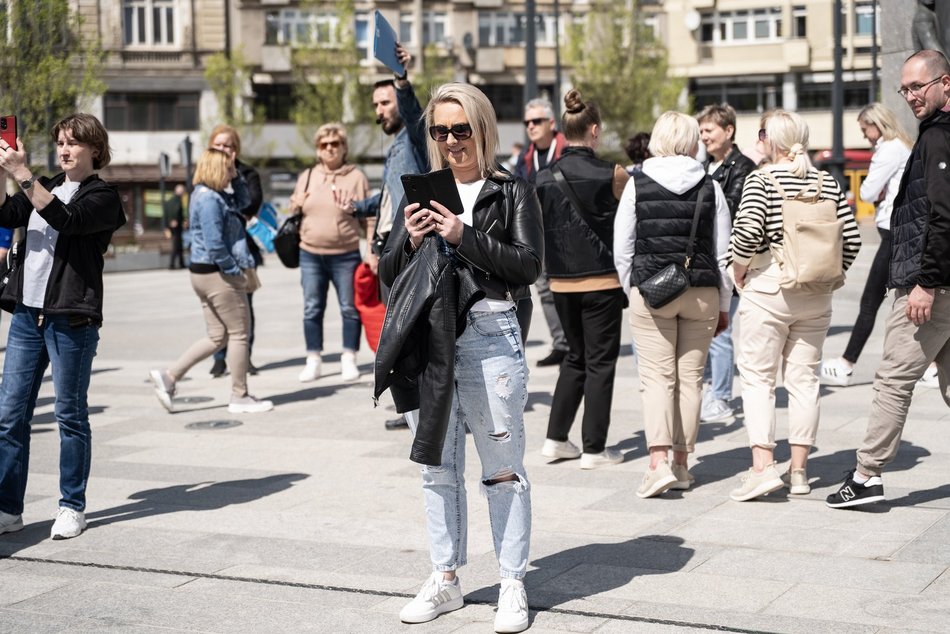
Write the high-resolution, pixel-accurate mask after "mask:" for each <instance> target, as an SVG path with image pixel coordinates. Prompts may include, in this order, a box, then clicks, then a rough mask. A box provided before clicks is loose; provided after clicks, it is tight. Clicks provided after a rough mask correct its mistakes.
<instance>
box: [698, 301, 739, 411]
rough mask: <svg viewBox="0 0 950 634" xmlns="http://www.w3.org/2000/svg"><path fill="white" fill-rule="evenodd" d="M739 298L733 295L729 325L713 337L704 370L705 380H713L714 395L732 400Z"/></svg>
mask: <svg viewBox="0 0 950 634" xmlns="http://www.w3.org/2000/svg"><path fill="white" fill-rule="evenodd" d="M738 307H739V298H738V297H736V296H735V295H733V297H732V300H731V301H730V302H729V327H728V328H726V329H725V330H723V331H722V332H721V333H719V334H718V335H717V336H715V337H713V340H712V343H711V344H709V357H708V358H707V359H706V367H705V369H704V370H703V380H704V381H712V393H713V396H714V397H716V398H717V399H719V400H723V401H731V400H732V379H733V377H734V376H735V365H734V364H733V350H732V324H733V323H735V320H736V309H737V308H738Z"/></svg>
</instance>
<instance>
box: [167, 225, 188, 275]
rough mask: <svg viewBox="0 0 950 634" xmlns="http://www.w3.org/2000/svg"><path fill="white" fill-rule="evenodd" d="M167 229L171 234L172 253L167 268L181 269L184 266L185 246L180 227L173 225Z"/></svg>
mask: <svg viewBox="0 0 950 634" xmlns="http://www.w3.org/2000/svg"><path fill="white" fill-rule="evenodd" d="M169 231H170V232H171V234H172V253H171V257H170V258H169V260H168V268H170V269H183V268H185V246H184V242H183V240H182V235H181V234H182V229H181V227H174V228H172V229H169Z"/></svg>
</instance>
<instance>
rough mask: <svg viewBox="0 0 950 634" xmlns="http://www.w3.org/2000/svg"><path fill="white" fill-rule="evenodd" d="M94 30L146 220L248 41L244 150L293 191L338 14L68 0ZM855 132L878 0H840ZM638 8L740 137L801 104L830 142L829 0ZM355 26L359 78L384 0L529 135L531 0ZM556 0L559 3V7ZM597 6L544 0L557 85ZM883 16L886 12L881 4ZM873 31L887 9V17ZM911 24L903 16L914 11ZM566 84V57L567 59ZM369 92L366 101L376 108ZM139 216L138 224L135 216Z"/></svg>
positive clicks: (436, 0) (377, 141)
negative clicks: (225, 54) (303, 59)
mask: <svg viewBox="0 0 950 634" xmlns="http://www.w3.org/2000/svg"><path fill="white" fill-rule="evenodd" d="M74 2H75V3H76V6H77V7H78V9H79V10H80V11H81V12H82V14H83V16H84V17H85V22H86V29H87V30H88V31H89V33H90V34H92V35H94V36H95V37H98V38H99V39H100V41H101V42H102V44H103V47H104V48H105V50H106V51H107V54H108V55H107V60H106V63H105V66H104V67H103V78H104V80H105V81H106V83H107V85H108V90H107V92H106V93H105V94H104V95H103V96H102V97H101V98H100V99H99V100H98V101H97V102H96V104H95V106H94V112H95V113H96V114H97V115H99V116H100V117H101V118H102V119H103V121H104V123H105V124H106V126H107V128H108V129H109V131H110V134H111V140H112V145H113V148H114V150H115V154H114V156H115V158H114V160H113V165H112V166H111V167H110V168H109V169H108V170H107V173H106V174H105V175H106V177H107V178H109V179H110V180H111V181H113V182H116V183H117V184H118V185H119V186H120V188H121V189H122V192H123V196H124V197H125V198H126V205H127V208H128V209H129V210H130V212H134V214H135V220H136V223H138V225H139V227H140V228H141V229H145V230H147V231H150V230H153V229H158V228H160V218H159V217H158V212H157V208H156V202H155V201H156V190H157V187H158V174H159V169H158V158H159V155H160V153H165V154H168V155H169V156H170V157H171V159H172V165H173V168H172V173H171V174H170V176H169V178H168V180H169V181H170V182H181V180H182V179H183V178H184V168H183V166H182V157H181V152H180V147H181V145H182V141H183V140H184V139H185V137H188V138H189V139H190V141H191V142H192V144H193V145H194V147H195V148H196V149H195V151H194V153H193V154H194V156H195V157H196V156H197V152H198V151H199V150H200V148H201V147H203V145H204V143H205V142H206V140H207V134H208V131H209V130H210V128H211V126H212V125H213V124H214V123H215V122H216V121H217V118H218V112H219V104H218V103H217V101H216V98H215V96H214V94H213V92H212V91H211V90H210V89H209V88H208V85H207V82H206V81H205V78H204V70H205V64H206V62H207V59H208V57H209V56H211V55H212V54H214V53H217V52H221V51H226V50H227V51H236V50H240V51H241V54H242V56H243V58H244V60H245V61H246V63H247V64H248V65H249V70H250V74H249V81H248V82H247V85H246V86H245V87H244V90H243V92H244V94H243V99H244V101H245V105H246V106H247V107H252V108H255V109H257V110H258V111H260V112H262V113H263V117H264V120H263V122H262V124H261V125H258V126H255V127H254V129H253V132H251V133H249V134H248V135H247V138H246V139H245V148H244V150H243V158H245V159H246V160H248V161H249V162H251V163H252V164H255V165H258V166H260V167H261V168H262V172H263V173H264V175H265V178H264V183H265V189H266V190H267V192H266V194H267V195H268V196H277V197H278V198H279V197H280V195H281V194H282V193H283V194H286V191H287V187H289V186H290V184H292V182H293V181H292V168H291V167H290V163H291V162H292V160H293V159H294V158H295V157H297V156H301V155H302V154H305V153H306V152H308V151H310V148H309V147H308V144H307V140H306V139H305V138H304V137H303V136H302V135H301V133H300V130H298V129H297V126H295V125H294V124H293V123H292V122H291V115H290V113H291V108H292V105H293V101H292V100H293V97H292V94H293V76H292V72H291V71H292V69H291V68H290V58H291V56H290V51H291V50H292V49H293V47H295V46H305V45H312V44H314V43H317V44H327V45H332V44H333V41H332V33H333V32H334V30H335V27H336V26H337V25H338V24H339V19H340V18H339V15H338V14H337V12H336V11H335V9H334V6H333V4H332V3H330V4H328V5H326V8H313V6H312V5H311V4H306V5H304V6H301V4H300V3H299V2H297V1H293V0H74ZM842 4H843V7H844V9H843V16H842V17H843V21H844V51H845V55H844V68H845V102H846V111H845V145H846V147H852V148H863V147H865V146H866V143H865V142H864V141H863V139H861V137H860V132H859V130H858V128H857V125H849V124H850V123H851V122H853V120H854V117H855V116H856V114H857V108H859V107H860V106H861V105H863V104H864V103H867V102H868V101H869V100H870V94H869V84H870V80H871V53H870V50H871V45H872V28H873V23H874V20H873V19H872V16H873V15H874V14H873V11H874V9H875V6H876V2H873V1H872V0H844V1H843V3H842ZM636 6H637V10H638V11H640V12H641V14H642V17H643V19H644V20H645V21H646V22H647V24H648V25H650V26H651V27H652V28H653V29H654V31H655V33H656V35H657V37H658V38H659V39H660V40H661V41H662V42H664V43H665V44H666V46H667V48H668V50H669V58H670V65H671V70H672V72H673V73H674V74H676V75H678V76H682V77H686V78H688V94H684V96H683V97H684V100H683V103H684V104H687V103H690V101H689V100H690V99H691V100H692V104H693V106H694V107H695V108H697V109H698V108H699V107H701V106H703V105H705V104H707V103H714V102H721V101H728V102H729V103H732V104H733V105H734V106H735V107H736V108H737V110H738V111H739V116H740V120H739V126H738V128H739V131H738V142H739V144H740V146H747V145H748V144H750V143H751V142H752V141H753V139H754V135H755V133H756V130H757V128H758V117H759V114H760V113H761V112H762V111H763V110H765V109H768V108H771V107H784V108H788V109H792V110H797V111H799V112H801V113H802V114H803V115H804V116H805V117H806V119H807V120H808V122H809V124H810V125H811V129H812V146H813V147H815V148H820V147H829V146H830V144H831V116H830V108H831V105H830V104H831V101H830V100H831V74H832V69H833V56H832V49H833V32H832V22H833V20H832V17H833V16H832V11H833V7H834V2H833V0H772V1H771V2H768V1H766V0H665V1H661V0H640V1H639V2H638V3H637V5H636ZM354 8H355V13H354V15H353V24H352V27H353V32H354V34H355V39H356V43H357V46H358V48H359V51H360V75H361V82H362V83H365V84H367V85H369V84H371V83H372V82H374V81H376V80H378V79H382V78H385V77H388V76H390V75H389V72H388V71H387V70H386V69H385V67H383V66H382V65H380V64H379V63H378V62H377V61H376V60H375V59H374V58H373V55H372V33H373V14H374V11H375V10H377V9H378V10H379V11H380V12H381V13H382V14H383V16H384V17H385V18H386V19H387V20H388V21H389V22H390V24H392V25H393V26H394V28H396V30H397V32H398V33H399V37H400V39H401V40H402V41H403V42H405V43H406V44H407V46H408V47H409V48H410V50H412V51H414V52H415V54H416V57H417V59H418V58H419V57H420V56H419V52H420V51H421V50H422V49H423V47H426V46H429V47H431V48H430V49H429V51H430V52H431V51H433V50H434V51H435V54H436V55H437V56H439V57H440V58H442V60H443V61H447V62H448V66H449V68H450V69H451V73H452V75H453V76H454V77H455V78H456V79H459V80H465V81H470V82H472V83H474V84H477V85H479V86H480V87H481V88H482V89H483V90H484V91H485V92H486V93H487V94H488V96H489V97H490V99H491V100H492V102H493V103H494V104H495V106H496V109H497V111H498V115H499V119H500V121H501V123H502V125H501V136H502V145H501V147H502V148H507V147H509V145H510V143H511V142H513V141H515V140H519V139H520V138H521V137H522V136H523V128H522V126H521V116H522V101H523V85H524V83H525V55H524V45H525V24H526V21H525V5H524V2H523V1H522V0H509V1H505V0H403V1H397V0H376V1H368V0H356V1H355V7H354ZM556 9H557V13H556ZM591 10H594V9H593V8H592V5H591V3H590V2H589V0H561V1H560V2H559V3H558V4H557V5H555V2H554V0H537V1H536V14H537V18H536V33H537V79H538V84H539V88H540V89H541V90H542V91H545V92H547V93H548V94H552V93H553V91H554V86H555V79H556V58H557V43H558V41H559V40H560V42H561V45H562V49H563V47H564V43H565V38H566V32H567V28H566V25H567V24H569V23H570V22H571V21H572V20H574V19H579V18H581V17H582V16H584V15H585V14H586V12H588V11H591ZM879 17H880V16H879V15H878V18H879ZM877 24H878V30H880V24H881V20H880V19H877ZM908 28H909V25H908ZM562 62H564V63H563V64H562V66H563V70H562V75H561V79H562V82H561V85H562V89H565V90H566V88H567V87H568V86H569V78H570V71H569V68H568V67H567V65H566V60H563V59H562ZM370 107H371V105H370V104H369V103H367V104H366V108H367V109H369V108H370ZM353 134H354V135H355V136H356V138H358V139H360V140H361V148H363V149H364V158H365V160H366V161H367V163H368V164H369V165H370V167H369V170H368V171H369V172H370V176H371V178H372V177H373V175H374V174H377V173H378V171H379V165H378V162H379V161H380V159H381V157H382V155H383V153H384V152H385V149H386V147H387V144H388V139H387V138H386V137H385V136H384V135H382V133H381V132H380V131H379V130H378V128H376V127H375V126H364V127H363V128H362V129H360V130H356V131H354V132H353ZM134 226H135V224H134V223H133V227H134Z"/></svg>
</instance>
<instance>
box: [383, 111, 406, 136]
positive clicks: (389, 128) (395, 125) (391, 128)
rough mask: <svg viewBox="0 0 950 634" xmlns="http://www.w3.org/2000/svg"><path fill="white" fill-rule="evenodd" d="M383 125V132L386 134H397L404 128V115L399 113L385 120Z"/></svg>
mask: <svg viewBox="0 0 950 634" xmlns="http://www.w3.org/2000/svg"><path fill="white" fill-rule="evenodd" d="M382 126H383V132H385V133H386V134H388V135H390V136H392V135H393V134H397V133H398V132H399V131H400V130H402V117H400V116H399V115H398V114H397V115H396V117H395V118H394V119H391V120H387V121H383V123H382Z"/></svg>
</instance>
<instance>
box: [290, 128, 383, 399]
mask: <svg viewBox="0 0 950 634" xmlns="http://www.w3.org/2000/svg"><path fill="white" fill-rule="evenodd" d="M313 144H314V146H315V147H316V150H317V163H316V165H314V166H313V167H311V168H309V169H307V170H304V171H303V172H301V174H300V176H299V177H298V178H297V187H296V188H295V189H294V193H293V194H292V195H291V197H290V207H291V209H293V210H295V211H299V212H301V213H303V222H302V223H301V224H300V285H301V286H302V287H303V297H304V309H303V334H304V341H305V342H306V346H307V364H306V366H305V367H304V369H303V371H302V372H301V373H300V376H299V379H300V381H301V382H307V381H315V380H317V379H318V378H320V376H321V374H322V352H323V314H324V312H325V310H326V305H327V291H328V290H329V287H330V283H331V282H332V283H333V288H334V290H336V296H337V300H338V302H339V304H340V313H341V314H342V316H343V354H342V355H341V357H340V366H341V375H342V378H343V380H344V381H355V380H356V379H358V378H360V371H359V368H358V367H357V365H356V352H357V351H358V350H359V348H360V332H361V328H362V323H361V322H360V315H359V313H358V312H356V305H355V302H354V298H353V275H354V273H355V272H356V267H357V266H359V264H360V262H361V261H362V260H363V257H362V256H361V255H360V230H361V226H362V229H363V230H364V231H365V232H366V235H368V236H372V235H373V230H374V228H375V226H376V220H375V219H373V218H370V219H368V220H367V219H363V220H357V219H356V218H355V217H354V216H353V214H352V213H351V212H348V211H346V208H348V207H349V202H350V201H351V200H354V199H355V200H362V199H364V198H366V197H367V196H368V195H369V181H368V180H367V179H366V175H365V174H364V173H363V172H361V171H360V170H359V169H358V168H357V167H356V166H355V165H353V164H352V163H348V162H347V152H348V149H349V148H348V145H347V139H346V128H345V127H343V124H340V123H327V124H324V125H322V126H320V128H319V129H317V133H316V134H315V135H314V137H313ZM341 201H342V202H343V203H344V204H340V203H341ZM366 257H367V259H372V260H373V261H374V262H373V264H375V257H376V256H374V255H373V254H372V253H370V252H369V250H367V255H366Z"/></svg>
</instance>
